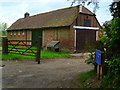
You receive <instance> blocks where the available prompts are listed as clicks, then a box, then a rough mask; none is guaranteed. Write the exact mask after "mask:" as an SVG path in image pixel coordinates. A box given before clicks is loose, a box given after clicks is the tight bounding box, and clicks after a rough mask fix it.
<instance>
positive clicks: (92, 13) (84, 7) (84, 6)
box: [82, 5, 95, 14]
mask: <svg viewBox="0 0 120 90" xmlns="http://www.w3.org/2000/svg"><path fill="white" fill-rule="evenodd" d="M82 7H83V8H85V9H86V10H88V11H89V12H91V13H92V14H95V13H93V12H92V11H90V10H89V9H88V8H86V7H85V6H83V5H82Z"/></svg>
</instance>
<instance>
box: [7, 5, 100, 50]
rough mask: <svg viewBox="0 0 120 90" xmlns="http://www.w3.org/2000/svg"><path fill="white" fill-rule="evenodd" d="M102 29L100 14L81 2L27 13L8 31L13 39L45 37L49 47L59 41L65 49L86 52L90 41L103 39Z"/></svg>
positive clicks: (9, 37)
mask: <svg viewBox="0 0 120 90" xmlns="http://www.w3.org/2000/svg"><path fill="white" fill-rule="evenodd" d="M100 29H101V26H100V24H99V22H98V20H97V18H96V15H95V14H94V13H92V12H91V11H90V10H88V9H87V8H86V7H84V6H82V5H78V6H73V7H68V8H63V9H58V10H54V11H50V12H45V13H40V14H37V15H33V16H30V15H29V13H25V15H24V18H20V19H18V20H17V21H16V22H14V23H13V24H12V25H11V26H10V27H9V28H8V30H7V32H8V39H9V40H37V39H38V37H39V36H41V37H42V47H43V48H45V49H46V48H47V46H48V44H49V43H50V42H52V41H59V42H60V49H61V50H68V51H82V50H83V49H84V48H85V42H86V41H89V42H90V43H91V44H92V43H94V42H95V41H96V40H98V39H99V32H100ZM30 44H33V45H34V43H30Z"/></svg>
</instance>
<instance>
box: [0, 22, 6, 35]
mask: <svg viewBox="0 0 120 90" xmlns="http://www.w3.org/2000/svg"><path fill="white" fill-rule="evenodd" d="M7 28H8V25H7V23H0V34H1V35H0V36H7V32H6V30H7Z"/></svg>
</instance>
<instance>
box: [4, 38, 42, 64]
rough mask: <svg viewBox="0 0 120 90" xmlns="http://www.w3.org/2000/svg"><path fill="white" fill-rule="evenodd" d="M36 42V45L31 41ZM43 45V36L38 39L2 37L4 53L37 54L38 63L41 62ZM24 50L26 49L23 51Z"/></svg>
mask: <svg viewBox="0 0 120 90" xmlns="http://www.w3.org/2000/svg"><path fill="white" fill-rule="evenodd" d="M32 42H35V43H36V44H35V46H33V45H31V44H30V43H32ZM41 47H42V38H38V40H37V41H32V40H8V39H7V38H3V39H2V52H3V53H4V54H8V53H11V54H19V55H26V56H35V57H36V59H35V60H36V61H37V62H38V64H39V63H40V51H41ZM23 50H24V51H23Z"/></svg>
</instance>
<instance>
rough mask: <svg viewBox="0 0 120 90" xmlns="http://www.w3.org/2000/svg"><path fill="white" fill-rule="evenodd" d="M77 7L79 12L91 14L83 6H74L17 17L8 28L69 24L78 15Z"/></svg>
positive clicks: (33, 27) (35, 27) (34, 27)
mask: <svg viewBox="0 0 120 90" xmlns="http://www.w3.org/2000/svg"><path fill="white" fill-rule="evenodd" d="M79 8H81V10H82V11H81V13H88V14H93V13H92V12H90V11H89V10H88V9H86V8H85V7H83V6H81V7H79V6H74V7H69V8H64V9H59V10H55V11H50V12H46V13H41V14H37V15H34V16H29V17H27V18H21V19H18V20H17V21H16V22H15V23H13V24H12V25H11V26H10V27H9V29H8V30H18V29H38V28H48V27H62V26H69V25H71V24H72V23H73V21H74V20H75V19H76V17H77V16H78V13H79Z"/></svg>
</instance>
